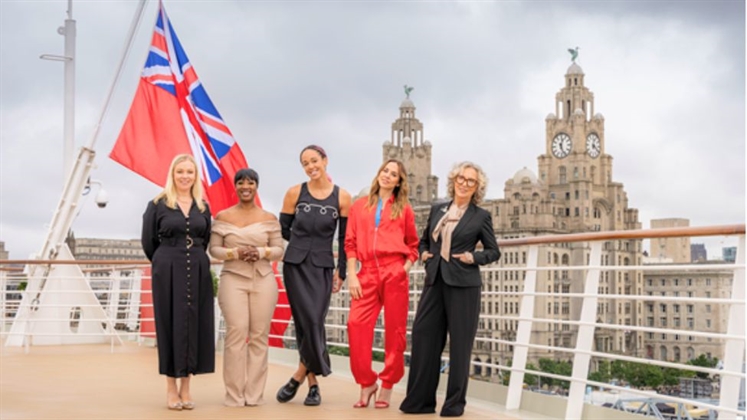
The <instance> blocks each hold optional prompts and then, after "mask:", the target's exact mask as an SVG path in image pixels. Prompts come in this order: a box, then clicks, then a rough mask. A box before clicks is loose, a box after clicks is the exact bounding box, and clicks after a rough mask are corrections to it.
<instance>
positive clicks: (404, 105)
mask: <svg viewBox="0 0 747 420" xmlns="http://www.w3.org/2000/svg"><path fill="white" fill-rule="evenodd" d="M399 107H400V108H415V104H414V103H412V101H411V100H410V98H405V100H404V101H402V103H401V104H400V105H399Z"/></svg>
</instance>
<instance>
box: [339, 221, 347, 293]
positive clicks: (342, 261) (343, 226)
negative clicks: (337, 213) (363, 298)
mask: <svg viewBox="0 0 747 420" xmlns="http://www.w3.org/2000/svg"><path fill="white" fill-rule="evenodd" d="M338 227H339V232H338V233H337V235H338V236H337V275H338V276H339V277H340V278H341V279H343V280H345V277H347V276H348V272H347V267H348V259H347V257H346V256H345V230H347V228H348V218H347V217H340V222H339V225H338Z"/></svg>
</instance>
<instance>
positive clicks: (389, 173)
mask: <svg viewBox="0 0 747 420" xmlns="http://www.w3.org/2000/svg"><path fill="white" fill-rule="evenodd" d="M408 193H409V187H408V185H407V171H406V170H405V167H404V165H403V164H402V162H400V161H398V160H396V159H389V160H387V161H386V162H384V164H383V165H381V167H380V168H379V171H378V173H377V174H376V177H375V178H374V180H373V182H372V183H371V189H370V191H369V193H368V197H362V198H360V199H358V200H357V201H356V202H355V203H354V204H353V206H352V207H351V208H350V213H349V216H348V225H347V231H346V234H345V253H346V254H347V258H348V264H347V270H348V276H347V277H348V289H349V291H350V296H351V298H352V300H351V303H350V319H349V321H348V338H349V342H350V370H351V372H352V373H353V377H354V378H355V382H356V383H358V384H359V385H360V386H361V395H360V400H359V401H358V402H357V403H355V405H354V407H355V408H363V407H368V404H369V402H370V400H371V397H373V396H375V395H376V392H377V391H378V390H379V385H378V380H379V379H380V380H381V388H382V389H381V392H380V393H379V396H378V398H377V399H376V403H375V407H376V408H387V407H389V399H390V398H391V394H392V386H394V384H396V383H397V382H399V380H400V379H402V376H403V375H404V371H405V361H404V352H405V348H406V347H407V339H406V336H405V334H406V333H407V309H408V304H409V291H410V287H409V272H410V267H412V265H413V263H415V262H416V261H417V259H418V242H419V240H418V232H417V230H416V228H415V213H414V212H413V211H412V207H411V206H410V203H409V200H408V198H407V195H408ZM356 260H357V261H360V271H358V272H357V273H356ZM382 307H383V308H384V340H385V345H384V354H385V359H384V370H382V371H381V372H380V373H376V372H374V371H373V369H371V356H372V350H371V347H372V345H373V337H374V327H375V325H376V320H377V318H378V317H379V313H380V312H381V308H382Z"/></svg>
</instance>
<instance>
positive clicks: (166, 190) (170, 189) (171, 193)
mask: <svg viewBox="0 0 747 420" xmlns="http://www.w3.org/2000/svg"><path fill="white" fill-rule="evenodd" d="M185 161H187V162H191V163H192V165H193V166H194V167H195V183H194V184H192V191H190V193H191V195H192V198H193V199H194V200H195V203H197V208H198V209H200V211H205V202H204V201H203V200H202V181H200V171H199V169H198V168H197V162H195V158H194V157H193V156H192V155H188V154H183V155H177V156H176V157H175V158H174V160H172V161H171V166H169V175H168V176H167V177H166V186H165V187H163V191H161V192H160V193H159V194H158V195H157V196H156V198H154V199H153V203H158V201H160V200H162V199H163V200H164V201H166V206H168V207H171V208H172V209H175V208H176V183H175V182H174V171H175V170H176V165H178V164H180V163H182V162H185Z"/></svg>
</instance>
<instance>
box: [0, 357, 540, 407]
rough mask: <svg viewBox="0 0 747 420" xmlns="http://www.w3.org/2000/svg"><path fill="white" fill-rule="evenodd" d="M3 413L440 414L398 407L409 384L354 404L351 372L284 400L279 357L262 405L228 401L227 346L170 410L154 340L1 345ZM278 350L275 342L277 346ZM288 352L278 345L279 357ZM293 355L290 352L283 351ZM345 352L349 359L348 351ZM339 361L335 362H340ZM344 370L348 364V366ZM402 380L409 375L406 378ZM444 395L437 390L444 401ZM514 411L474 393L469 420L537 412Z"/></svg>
mask: <svg viewBox="0 0 747 420" xmlns="http://www.w3.org/2000/svg"><path fill="white" fill-rule="evenodd" d="M0 349H2V350H0V418H2V419H8V420H9V419H52V418H54V419H168V418H200V419H208V418H222V419H234V418H235V419H238V418H242V419H244V418H247V417H251V418H263V419H286V418H287V419H289V418H304V419H406V418H409V419H413V418H417V419H428V418H438V414H437V413H436V414H430V415H418V416H411V415H406V414H403V413H401V412H400V411H399V410H397V408H396V407H397V405H398V404H399V402H400V401H402V399H403V398H404V392H403V385H404V384H403V383H401V384H399V385H398V387H396V388H395V390H394V394H393V396H392V403H393V404H392V407H391V408H389V409H374V408H373V407H372V406H373V404H371V406H369V408H367V409H353V408H352V405H353V403H354V402H355V401H357V398H358V387H357V385H356V384H355V383H354V381H353V379H352V377H350V376H349V374H347V373H346V372H347V371H345V372H343V373H340V374H332V375H330V376H328V377H326V378H320V389H321V393H322V398H323V401H322V405H321V406H318V407H306V406H304V405H303V396H302V394H304V393H305V387H304V389H302V390H301V391H299V396H297V397H296V398H295V399H294V400H293V401H291V402H289V403H286V404H280V403H278V402H277V401H275V392H276V390H277V389H278V388H279V387H280V386H282V385H283V384H284V383H285V381H287V379H288V377H290V375H291V374H292V373H293V370H294V368H293V366H292V365H291V364H290V363H285V362H283V361H282V360H280V361H278V360H274V361H273V362H272V363H271V365H270V374H269V376H268V380H267V387H266V391H265V403H264V404H263V405H260V406H257V407H243V408H235V407H226V406H224V405H223V403H222V402H223V381H222V363H223V358H222V354H221V353H216V372H215V373H213V374H207V375H199V376H196V377H195V378H194V379H193V382H192V395H193V398H194V399H195V402H196V404H197V407H196V408H195V410H193V411H191V412H190V411H182V412H176V411H169V410H167V409H166V403H165V398H166V397H165V381H164V380H163V377H161V376H159V375H158V374H157V354H156V350H155V348H153V347H147V346H139V345H137V344H134V343H126V344H125V345H123V346H115V347H114V348H113V351H112V347H110V346H109V345H72V346H35V347H33V348H32V349H31V351H30V352H29V353H26V352H25V351H24V349H23V348H8V347H4V346H2V347H0ZM273 350H274V349H273ZM282 352H285V353H286V354H287V353H289V352H287V351H283V350H280V353H281V354H280V355H279V356H278V353H277V352H273V353H274V357H273V359H278V358H282V357H283V356H284V355H283V354H282ZM285 358H286V359H289V358H288V357H285ZM343 359H344V358H343ZM334 362H335V361H334V360H333V367H334ZM343 370H344V369H343ZM403 382H405V381H404V380H403ZM442 397H443V395H439V404H440V403H441V402H442ZM526 414H527V413H524V415H522V413H520V412H511V413H506V412H505V410H504V409H503V408H502V407H501V406H499V405H497V404H491V403H488V402H483V401H479V400H474V399H469V400H468V404H467V408H466V411H465V414H464V416H463V418H465V419H522V418H537V416H527V415H526Z"/></svg>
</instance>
